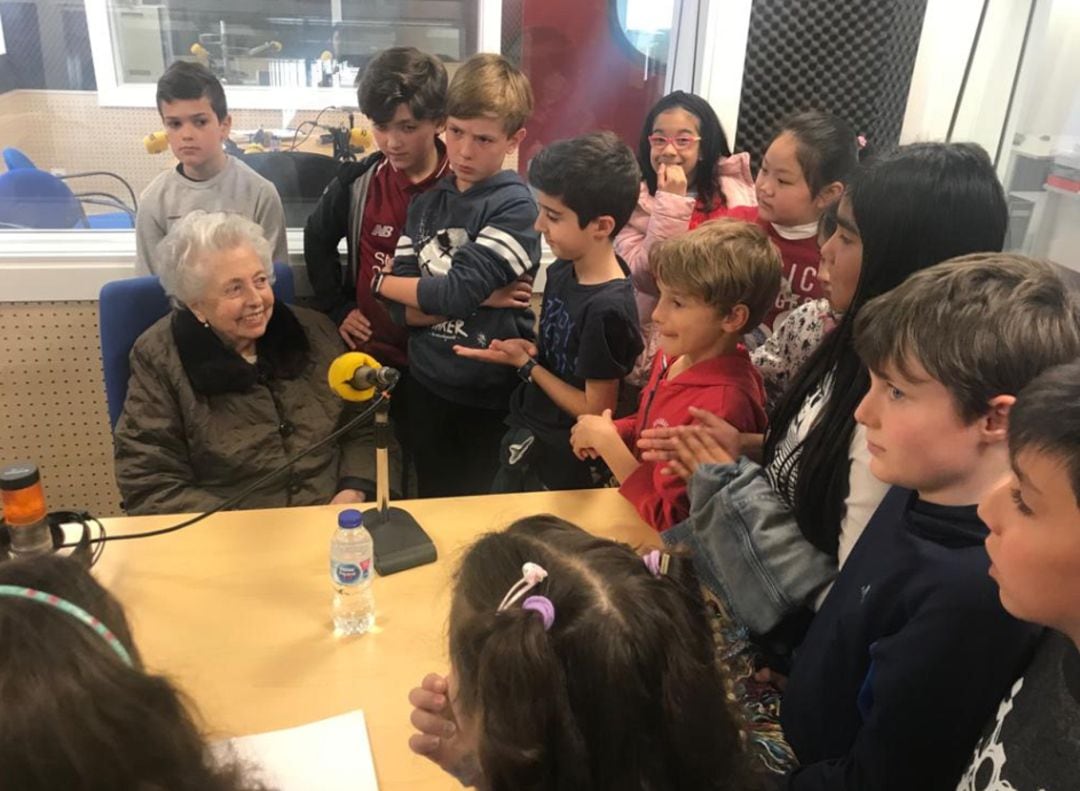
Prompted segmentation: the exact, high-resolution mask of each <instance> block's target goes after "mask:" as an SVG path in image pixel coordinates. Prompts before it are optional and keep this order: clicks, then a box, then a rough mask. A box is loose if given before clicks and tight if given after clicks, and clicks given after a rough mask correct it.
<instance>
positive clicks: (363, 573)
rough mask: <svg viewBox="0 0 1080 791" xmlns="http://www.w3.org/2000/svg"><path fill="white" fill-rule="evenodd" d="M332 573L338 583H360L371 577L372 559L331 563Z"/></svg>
mask: <svg viewBox="0 0 1080 791" xmlns="http://www.w3.org/2000/svg"><path fill="white" fill-rule="evenodd" d="M330 575H331V576H332V577H333V578H334V581H335V582H337V584H338V585H359V584H360V583H361V582H365V581H366V580H367V579H368V578H370V577H371V560H370V559H368V560H364V561H361V562H360V563H359V564H357V563H333V562H331V563H330Z"/></svg>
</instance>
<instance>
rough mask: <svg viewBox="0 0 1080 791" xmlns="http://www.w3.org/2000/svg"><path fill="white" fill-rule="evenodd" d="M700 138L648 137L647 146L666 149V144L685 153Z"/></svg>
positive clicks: (683, 136) (682, 136)
mask: <svg viewBox="0 0 1080 791" xmlns="http://www.w3.org/2000/svg"><path fill="white" fill-rule="evenodd" d="M700 139H701V137H700V136H698V137H695V136H694V135H679V136H678V137H668V136H667V135H649V145H651V146H652V147H653V148H667V147H668V144H669V143H670V144H671V145H673V146H675V150H676V151H685V150H686V149H688V148H690V146H692V145H694V143H696V142H697V141H698V140H700Z"/></svg>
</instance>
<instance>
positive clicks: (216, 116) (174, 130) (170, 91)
mask: <svg viewBox="0 0 1080 791" xmlns="http://www.w3.org/2000/svg"><path fill="white" fill-rule="evenodd" d="M157 107H158V112H159V113H161V120H162V121H164V122H165V135H166V137H167V138H168V140H169V147H170V148H171V149H172V152H173V155H174V156H175V157H176V158H177V159H178V160H179V163H178V164H177V166H176V167H175V168H173V169H170V170H166V171H165V172H163V173H160V174H159V175H158V176H157V178H155V179H154V180H153V181H151V182H150V185H149V186H148V187H147V188H146V190H145V191H144V192H143V194H142V196H141V197H140V198H139V212H138V215H137V216H136V219H135V267H136V271H137V272H138V273H139V274H143V275H145V274H152V273H156V271H157V269H156V267H155V266H154V251H155V248H156V247H157V245H158V242H160V241H161V240H162V239H164V238H165V235H166V234H167V233H168V232H169V231H170V230H171V229H172V227H173V225H174V224H175V223H176V222H177V221H179V220H180V219H181V218H183V217H184V216H185V215H186V214H187V213H188V212H190V211H192V210H194V209H203V210H205V211H210V212H213V211H226V212H235V213H236V214H242V215H244V216H245V217H249V218H250V219H252V220H254V221H255V222H257V223H258V224H259V225H261V226H262V229H263V233H264V234H265V235H266V238H267V240H268V241H269V242H270V245H271V246H272V247H273V249H274V261H282V262H284V261H288V250H287V249H286V246H285V210H284V209H283V208H282V205H281V198H280V197H279V196H278V193H277V190H276V189H274V185H273V184H271V183H270V182H269V181H267V180H266V179H264V178H263V177H262V176H260V175H259V174H258V173H256V172H255V171H254V170H252V169H251V168H250V167H248V166H247V165H245V164H244V163H243V162H241V161H240V160H238V159H235V158H233V157H231V156H229V155H228V154H226V153H225V150H224V149H223V148H222V144H223V143H224V142H225V140H226V139H227V138H228V136H229V130H230V129H231V128H232V118H231V117H230V116H229V111H228V107H227V106H226V103H225V90H224V89H223V88H222V87H221V83H220V82H218V79H217V77H215V76H214V75H213V73H212V72H211V71H210V70H209V69H207V68H206V67H205V66H203V65H202V64H199V63H188V62H185V61H177V62H176V63H174V64H172V65H171V66H170V67H169V68H168V69H167V70H166V71H165V73H164V74H163V75H162V76H161V79H160V80H158V84H157Z"/></svg>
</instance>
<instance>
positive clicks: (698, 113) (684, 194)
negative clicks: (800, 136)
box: [615, 91, 757, 389]
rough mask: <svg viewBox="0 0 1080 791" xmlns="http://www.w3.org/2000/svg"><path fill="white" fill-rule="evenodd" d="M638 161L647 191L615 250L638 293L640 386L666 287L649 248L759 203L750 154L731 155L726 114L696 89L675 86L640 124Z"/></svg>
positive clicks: (636, 381)
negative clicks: (719, 115)
mask: <svg viewBox="0 0 1080 791" xmlns="http://www.w3.org/2000/svg"><path fill="white" fill-rule="evenodd" d="M638 164H639V165H640V166H641V173H642V176H643V179H642V183H641V194H640V195H639V197H638V204H637V208H636V209H635V210H634V214H633V215H632V216H631V218H630V222H628V223H627V224H626V227H624V228H623V229H622V231H620V232H619V235H618V236H616V237H615V252H616V253H618V254H619V255H620V256H621V257H622V258H623V260H625V261H626V263H627V265H628V266H629V267H630V272H631V277H632V279H633V283H634V289H635V291H636V292H637V307H638V318H639V319H640V321H641V329H642V334H643V336H644V338H645V342H646V348H645V352H644V353H643V354H642V357H641V359H640V360H639V361H638V365H637V366H636V367H635V369H634V371H633V372H632V373H631V374H630V376H628V377H627V382H629V383H630V384H632V385H636V386H637V387H640V386H642V385H644V384H645V382H646V381H647V380H648V376H649V371H650V370H651V368H652V361H653V357H654V356H655V354H656V348H657V338H656V333H655V332H654V331H653V326H652V313H653V310H654V309H655V308H656V303H657V300H659V298H660V291H659V288H658V287H657V285H656V280H655V279H654V278H653V276H652V274H651V273H650V271H649V250H650V249H651V248H652V246H653V245H654V244H655V243H657V242H660V241H663V240H665V239H672V238H674V237H676V236H679V235H680V234H683V233H686V232H687V231H689V230H690V229H692V228H696V227H697V226H699V225H701V223H703V222H705V221H706V220H712V219H715V218H716V217H723V216H725V215H727V214H729V213H730V212H731V210H732V208H733V207H735V206H753V205H754V204H755V203H756V202H757V200H756V198H755V197H754V179H753V176H752V174H751V172H750V155H749V154H746V153H740V154H732V153H731V149H730V148H729V147H728V141H727V135H725V134H724V128H723V127H722V126H721V125H720V119H718V118H717V117H716V113H715V112H714V111H713V109H712V107H710V106H709V103H708V102H706V101H705V100H704V99H702V98H701V97H700V96H695V95H694V94H691V93H685V92H683V91H675V92H674V93H669V94H668V95H667V96H665V97H664V98H662V99H661V100H660V101H658V102H657V103H656V104H655V105H653V108H652V109H651V110H650V111H649V114H648V115H647V116H646V117H645V123H644V125H643V126H642V128H641V139H640V141H639V143H638ZM624 389H626V388H624Z"/></svg>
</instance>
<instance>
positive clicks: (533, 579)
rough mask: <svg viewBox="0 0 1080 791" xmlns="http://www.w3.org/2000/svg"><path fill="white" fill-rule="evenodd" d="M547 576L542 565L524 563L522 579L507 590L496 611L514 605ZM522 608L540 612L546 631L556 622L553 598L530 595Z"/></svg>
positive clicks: (522, 604)
mask: <svg viewBox="0 0 1080 791" xmlns="http://www.w3.org/2000/svg"><path fill="white" fill-rule="evenodd" d="M546 578H547V572H546V571H545V570H544V568H543V567H542V566H538V565H537V564H536V563H526V564H525V565H523V566H522V567H521V579H519V580H518V581H517V582H515V583H514V584H513V585H512V586H511V587H510V590H508V591H507V592H506V595H505V596H503V600H502V601H501V602H499V607H498V609H497V610H496V612H502V611H503V610H505V609H507V608H508V607H510V606H511V605H513V604H514V603H515V602H516V601H517V600H518V599H520V598H521V597H522V596H524V595H525V594H526V593H528V592H529V591H530V590H532V589H533V588H535V587H536V586H537V585H539V584H540V583H541V582H543V581H544V580H545V579H546ZM521 609H523V610H532V611H533V612H536V613H539V614H540V619H541V620H542V621H543V622H544V631H548V630H550V629H551V625H552V624H554V623H555V605H554V604H552V603H551V599H549V598H548V597H547V596H530V597H529V598H527V599H526V600H525V601H523V602H522V603H521Z"/></svg>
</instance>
